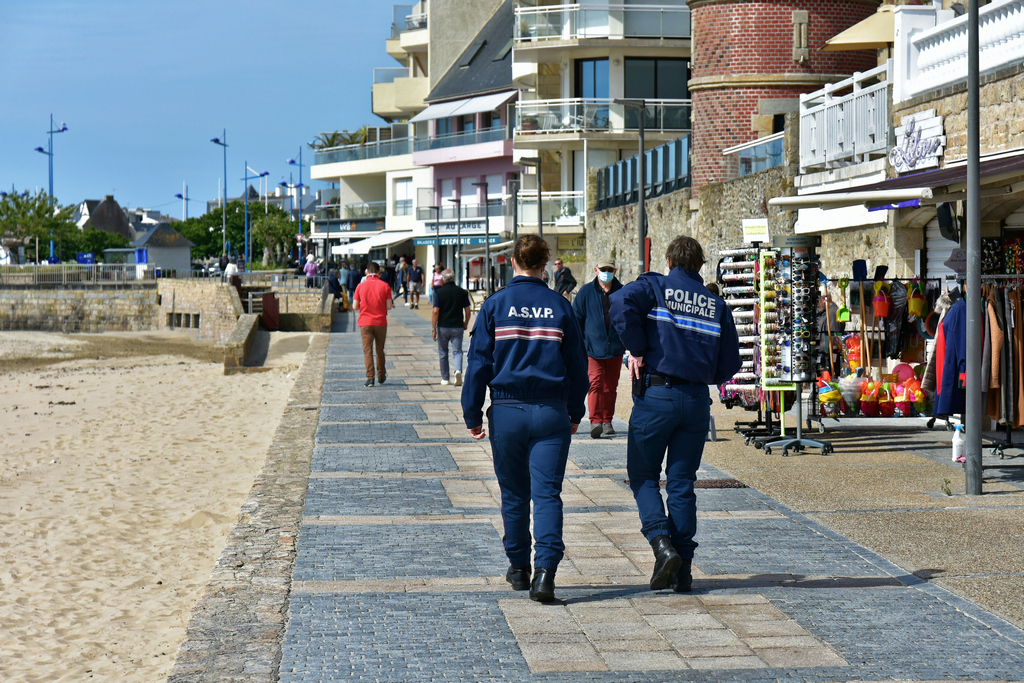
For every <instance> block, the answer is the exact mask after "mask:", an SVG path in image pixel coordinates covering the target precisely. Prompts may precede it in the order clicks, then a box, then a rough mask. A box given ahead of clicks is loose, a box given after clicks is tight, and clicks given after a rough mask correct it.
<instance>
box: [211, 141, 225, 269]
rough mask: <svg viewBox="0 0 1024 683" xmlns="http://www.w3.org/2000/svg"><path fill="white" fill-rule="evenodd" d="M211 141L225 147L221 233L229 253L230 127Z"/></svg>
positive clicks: (222, 241)
mask: <svg viewBox="0 0 1024 683" xmlns="http://www.w3.org/2000/svg"><path fill="white" fill-rule="evenodd" d="M210 142H212V143H213V144H215V145H220V146H221V147H223V148H224V196H223V197H221V200H220V220H221V226H220V233H221V243H222V245H223V246H222V249H223V251H222V252H221V253H222V254H223V253H227V250H228V209H227V203H228V201H227V199H228V129H227V128H225V129H224V134H223V136H222V137H219V138H210Z"/></svg>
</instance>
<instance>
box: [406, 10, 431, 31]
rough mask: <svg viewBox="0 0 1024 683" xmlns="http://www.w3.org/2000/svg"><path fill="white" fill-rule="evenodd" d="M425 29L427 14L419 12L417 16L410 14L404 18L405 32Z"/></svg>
mask: <svg viewBox="0 0 1024 683" xmlns="http://www.w3.org/2000/svg"><path fill="white" fill-rule="evenodd" d="M426 27H427V13H426V12H419V13H417V14H410V15H409V16H407V17H406V18H405V30H406V31H417V30H419V29H421V28H426Z"/></svg>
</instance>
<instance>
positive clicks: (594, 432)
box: [590, 427, 604, 439]
mask: <svg viewBox="0 0 1024 683" xmlns="http://www.w3.org/2000/svg"><path fill="white" fill-rule="evenodd" d="M603 432H604V428H603V427H593V428H591V430H590V438H591V439H600V438H601V434H602V433H603Z"/></svg>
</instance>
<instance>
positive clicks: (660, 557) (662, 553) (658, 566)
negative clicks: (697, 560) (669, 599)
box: [651, 534, 683, 591]
mask: <svg viewBox="0 0 1024 683" xmlns="http://www.w3.org/2000/svg"><path fill="white" fill-rule="evenodd" d="M651 548H652V549H653V550H654V560H655V561H654V573H653V574H652V575H651V590H652V591H660V590H662V589H664V588H668V584H669V581H671V580H672V579H673V577H675V574H676V572H677V571H678V570H679V568H680V567H682V566H683V558H681V557H679V553H677V552H676V549H675V548H673V547H672V541H670V540H669V538H668V536H666V535H664V534H663V535H661V536H657V537H655V538H654V540H652V541H651Z"/></svg>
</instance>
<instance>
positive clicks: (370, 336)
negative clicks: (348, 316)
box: [352, 261, 395, 387]
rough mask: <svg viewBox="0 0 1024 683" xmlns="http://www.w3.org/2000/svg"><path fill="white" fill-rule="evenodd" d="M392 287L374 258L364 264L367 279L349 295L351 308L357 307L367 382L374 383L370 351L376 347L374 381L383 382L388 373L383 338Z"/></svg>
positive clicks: (392, 304)
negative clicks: (385, 279)
mask: <svg viewBox="0 0 1024 683" xmlns="http://www.w3.org/2000/svg"><path fill="white" fill-rule="evenodd" d="M394 305H395V304H394V302H393V301H392V300H391V288H390V287H388V285H387V283H386V282H384V281H383V280H381V279H380V266H379V265H377V264H376V263H375V262H374V261H370V262H369V263H367V264H366V279H365V280H363V281H362V282H361V283H359V286H357V287H356V292H355V294H353V295H352V309H353V310H355V311H359V336H360V337H362V340H363V363H364V364H365V365H366V385H365V386H368V387H372V386H373V378H374V371H373V370H374V368H373V351H374V347H376V349H377V373H376V374H377V382H378V383H379V384H384V380H386V379H387V378H388V373H387V371H386V370H385V369H384V362H385V358H384V340H385V339H386V338H387V334H388V311H390V310H391V309H392V308H394Z"/></svg>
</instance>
